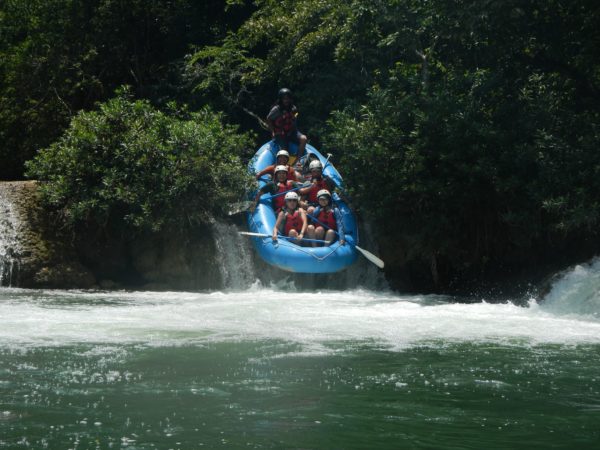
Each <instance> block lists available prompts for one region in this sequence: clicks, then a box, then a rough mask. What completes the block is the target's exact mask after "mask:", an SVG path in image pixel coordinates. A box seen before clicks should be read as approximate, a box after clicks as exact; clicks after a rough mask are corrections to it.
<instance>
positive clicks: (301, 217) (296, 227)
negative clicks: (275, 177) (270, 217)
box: [272, 192, 308, 244]
mask: <svg viewBox="0 0 600 450" xmlns="http://www.w3.org/2000/svg"><path fill="white" fill-rule="evenodd" d="M307 225H308V222H307V220H306V212H304V210H303V209H302V208H300V207H299V206H298V194H296V193H295V192H288V193H287V194H285V206H284V207H283V208H282V210H281V211H280V212H279V215H278V216H277V222H275V226H274V227H273V236H272V237H273V241H274V242H276V241H277V234H278V232H279V231H280V230H283V235H284V236H287V237H291V238H295V240H296V243H297V244H300V242H299V241H301V240H302V238H303V237H304V233H305V232H306V227H307Z"/></svg>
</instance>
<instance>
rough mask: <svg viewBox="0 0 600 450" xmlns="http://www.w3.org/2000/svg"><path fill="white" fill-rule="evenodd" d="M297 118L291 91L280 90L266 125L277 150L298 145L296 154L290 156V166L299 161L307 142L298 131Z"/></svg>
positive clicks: (296, 109)
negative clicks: (291, 144) (291, 143)
mask: <svg viewBox="0 0 600 450" xmlns="http://www.w3.org/2000/svg"><path fill="white" fill-rule="evenodd" d="M297 117H298V108H296V105H294V99H293V96H292V91H290V90H289V89H287V88H282V89H280V90H279V92H278V93H277V103H275V105H273V107H272V108H271V110H270V111H269V114H268V115H267V124H268V125H269V130H270V131H271V136H272V137H273V139H274V140H275V143H276V144H277V146H278V147H279V148H287V149H289V148H290V146H289V144H290V142H293V143H295V144H297V145H298V153H297V154H296V155H292V160H291V164H292V165H293V164H294V162H295V161H296V159H298V160H299V159H300V158H301V157H302V155H303V154H304V148H305V147H306V142H307V139H306V136H305V135H304V134H302V133H300V131H298V127H297V125H296V119H297Z"/></svg>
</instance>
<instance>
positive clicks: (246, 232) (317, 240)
mask: <svg viewBox="0 0 600 450" xmlns="http://www.w3.org/2000/svg"><path fill="white" fill-rule="evenodd" d="M238 233H239V234H242V235H244V236H252V237H262V238H267V237H272V235H270V234H267V233H252V232H250V231H238ZM277 238H278V239H287V240H288V241H298V240H300V241H306V242H320V243H321V244H323V243H325V242H327V241H323V240H321V239H307V238H302V239H297V238H293V237H289V236H282V235H281V234H279V235H277Z"/></svg>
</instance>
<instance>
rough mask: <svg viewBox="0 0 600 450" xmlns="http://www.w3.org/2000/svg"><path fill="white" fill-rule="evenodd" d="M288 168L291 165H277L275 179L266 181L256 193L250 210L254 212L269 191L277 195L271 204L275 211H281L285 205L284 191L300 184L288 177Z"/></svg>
mask: <svg viewBox="0 0 600 450" xmlns="http://www.w3.org/2000/svg"><path fill="white" fill-rule="evenodd" d="M288 168H289V166H286V165H283V164H282V165H279V166H276V167H275V177H274V179H273V181H270V182H268V183H266V184H265V185H264V186H263V187H262V188H260V189H259V191H258V192H257V193H256V196H255V197H254V204H253V205H252V206H251V207H250V212H254V209H255V208H256V205H257V204H258V201H259V200H260V197H261V196H262V195H263V194H267V193H269V194H271V195H273V196H275V197H273V199H272V204H271V206H272V207H273V211H275V214H277V213H279V211H281V208H283V206H284V205H285V200H284V198H283V195H284V193H285V192H288V191H290V190H291V189H295V188H297V187H299V186H300V185H299V184H298V183H296V182H295V181H292V180H289V179H288Z"/></svg>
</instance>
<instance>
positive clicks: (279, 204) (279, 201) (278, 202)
mask: <svg viewBox="0 0 600 450" xmlns="http://www.w3.org/2000/svg"><path fill="white" fill-rule="evenodd" d="M291 188H292V184H291V183H289V182H285V183H277V192H275V193H274V194H273V195H277V194H282V193H283V192H285V191H289V190H290V189H291ZM284 206H285V194H282V195H280V196H279V197H275V198H274V199H273V209H274V210H275V212H279V210H280V209H281V208H283V207H284Z"/></svg>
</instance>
